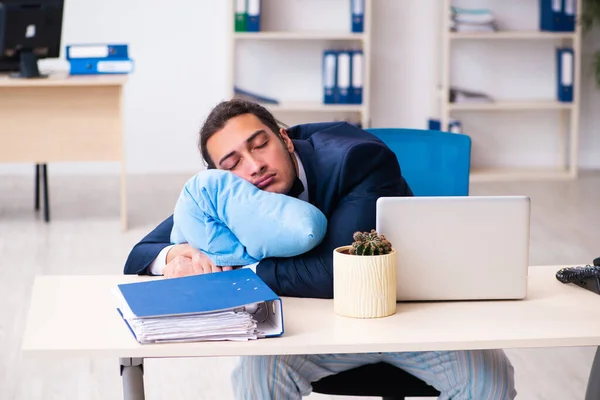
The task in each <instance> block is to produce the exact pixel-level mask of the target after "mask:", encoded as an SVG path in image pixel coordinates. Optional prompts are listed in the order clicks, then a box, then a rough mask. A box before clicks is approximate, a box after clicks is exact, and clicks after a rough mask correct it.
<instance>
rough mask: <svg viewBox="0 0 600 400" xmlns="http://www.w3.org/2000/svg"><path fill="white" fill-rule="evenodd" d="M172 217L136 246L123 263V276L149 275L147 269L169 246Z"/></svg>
mask: <svg viewBox="0 0 600 400" xmlns="http://www.w3.org/2000/svg"><path fill="white" fill-rule="evenodd" d="M172 228H173V216H170V217H168V218H167V219H165V220H164V221H163V222H161V223H160V224H159V225H158V226H157V227H156V228H155V229H154V230H153V231H152V232H150V233H149V234H148V235H147V236H146V237H144V238H143V239H142V240H141V241H140V242H139V243H138V244H136V245H135V246H134V247H133V249H132V250H131V252H130V253H129V256H128V257H127V261H126V262H125V268H124V271H123V272H124V273H125V274H131V275H133V274H139V275H149V274H150V271H149V267H150V265H151V264H152V262H153V261H154V260H155V259H156V257H157V256H158V254H159V253H160V252H161V250H163V249H164V248H165V247H167V246H170V245H171V239H170V237H171V229H172Z"/></svg>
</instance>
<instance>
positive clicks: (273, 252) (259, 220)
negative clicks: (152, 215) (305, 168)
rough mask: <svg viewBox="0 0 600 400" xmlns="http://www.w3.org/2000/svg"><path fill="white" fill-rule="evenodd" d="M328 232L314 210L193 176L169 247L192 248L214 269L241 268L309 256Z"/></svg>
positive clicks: (217, 177) (223, 177) (247, 186)
mask: <svg viewBox="0 0 600 400" xmlns="http://www.w3.org/2000/svg"><path fill="white" fill-rule="evenodd" d="M326 231H327V218H326V217H325V215H324V214H323V213H322V212H321V211H320V210H319V209H318V208H316V207H315V206H313V205H312V204H310V203H308V202H305V201H302V200H299V199H296V198H294V197H291V196H287V195H284V194H278V193H271V192H266V191H264V190H261V189H259V188H257V187H256V186H254V185H253V184H251V183H250V182H248V181H246V180H244V179H242V178H240V177H238V176H236V175H234V174H233V173H231V172H229V171H223V170H217V169H213V170H207V171H202V172H200V173H198V174H196V175H194V176H193V177H192V178H191V179H189V180H188V181H187V183H186V184H185V186H184V187H183V190H182V191H181V194H180V195H179V198H178V200H177V204H176V205H175V211H174V212H173V229H172V231H171V242H172V243H175V244H178V243H189V244H190V245H191V246H192V247H194V248H196V249H199V250H201V251H202V252H204V253H206V254H207V255H208V257H209V258H210V259H211V260H212V261H213V262H214V263H215V264H216V265H219V266H237V265H248V264H254V263H256V262H259V261H260V260H262V259H263V258H268V257H293V256H296V255H299V254H303V253H306V252H307V251H309V250H311V249H313V248H314V247H315V246H317V245H318V244H319V243H320V242H321V241H322V240H323V238H324V237H325V233H326Z"/></svg>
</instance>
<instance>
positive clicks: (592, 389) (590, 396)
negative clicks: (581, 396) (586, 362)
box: [585, 347, 600, 400]
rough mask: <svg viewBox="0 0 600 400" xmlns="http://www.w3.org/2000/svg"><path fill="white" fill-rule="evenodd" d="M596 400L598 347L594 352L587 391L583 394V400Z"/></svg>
mask: <svg viewBox="0 0 600 400" xmlns="http://www.w3.org/2000/svg"><path fill="white" fill-rule="evenodd" d="M597 399H600V347H599V348H598V349H597V350H596V356H595V357H594V362H593V363H592V369H591V371H590V377H589V379H588V386H587V391H586V393H585V400H597Z"/></svg>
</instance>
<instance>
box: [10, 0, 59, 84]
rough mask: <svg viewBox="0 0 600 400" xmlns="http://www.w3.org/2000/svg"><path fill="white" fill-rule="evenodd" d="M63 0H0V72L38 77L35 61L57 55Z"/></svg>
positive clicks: (15, 75) (16, 75) (17, 75)
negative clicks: (12, 72)
mask: <svg viewBox="0 0 600 400" xmlns="http://www.w3.org/2000/svg"><path fill="white" fill-rule="evenodd" d="M63 4H64V0H0V72H7V71H15V72H16V73H15V74H13V75H12V76H14V77H19V78H39V77H42V75H40V71H39V69H38V65H37V61H38V60H39V59H41V58H58V57H59V56H60V47H61V34H62V20H63Z"/></svg>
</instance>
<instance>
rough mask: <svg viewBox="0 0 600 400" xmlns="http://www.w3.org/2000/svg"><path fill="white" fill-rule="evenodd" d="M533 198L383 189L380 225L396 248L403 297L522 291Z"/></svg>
mask: <svg viewBox="0 0 600 400" xmlns="http://www.w3.org/2000/svg"><path fill="white" fill-rule="evenodd" d="M530 208H531V206H530V199H529V198H528V197H525V196H463V197H382V198H380V199H378V201H377V228H376V229H377V232H379V233H383V234H384V235H385V236H386V237H387V238H388V240H389V241H390V242H391V243H392V246H393V248H395V249H396V251H397V254H398V282H397V288H398V290H397V293H398V294H397V297H398V300H399V301H411V300H415V301H428V300H492V299H522V298H524V297H525V296H526V294H527V271H528V267H529V226H530Z"/></svg>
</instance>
